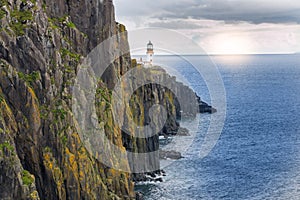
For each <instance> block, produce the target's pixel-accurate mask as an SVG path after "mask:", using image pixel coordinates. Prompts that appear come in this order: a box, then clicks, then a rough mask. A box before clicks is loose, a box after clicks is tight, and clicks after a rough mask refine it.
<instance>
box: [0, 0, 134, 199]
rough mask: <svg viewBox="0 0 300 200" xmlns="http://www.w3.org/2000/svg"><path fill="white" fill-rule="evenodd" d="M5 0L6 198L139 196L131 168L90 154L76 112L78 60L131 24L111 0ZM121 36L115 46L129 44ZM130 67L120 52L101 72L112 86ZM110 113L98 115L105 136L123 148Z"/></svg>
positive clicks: (2, 194)
mask: <svg viewBox="0 0 300 200" xmlns="http://www.w3.org/2000/svg"><path fill="white" fill-rule="evenodd" d="M0 4H1V5H0V9H1V13H3V14H1V15H0V17H1V27H0V31H1V32H0V58H1V61H0V62H1V64H0V67H1V68H0V101H1V102H0V107H1V109H0V113H1V115H0V136H1V137H0V180H1V188H0V199H4V198H5V199H39V198H40V199H117V198H121V199H132V198H135V194H134V192H133V182H132V181H131V177H130V174H128V173H123V172H118V171H116V170H114V169H110V168H108V167H105V166H104V165H102V164H101V163H99V162H98V161H97V160H96V159H95V158H94V157H93V156H92V155H90V154H89V153H88V152H87V150H86V149H85V147H84V146H83V145H82V143H81V140H80V138H79V136H78V134H77V130H76V128H75V126H76V123H77V122H76V121H75V119H74V118H73V116H72V112H71V100H72V99H71V94H72V84H73V82H74V78H75V76H76V72H77V65H78V63H79V62H80V60H81V59H82V57H84V56H86V55H87V54H88V53H89V52H90V51H91V50H92V49H93V48H94V47H96V46H97V45H98V44H99V43H100V42H101V41H103V40H105V39H106V38H109V37H110V36H112V35H115V34H118V33H119V32H121V31H124V29H125V28H124V26H123V25H120V24H117V23H116V22H115V19H114V7H113V5H112V2H111V1H109V0H103V1H100V0H92V1H85V0H79V1H64V0H51V1H50V0H46V1H41V0H37V1H30V0H28V1H20V0H16V1H12V0H9V1H0ZM115 42H116V43H115V44H111V46H112V47H113V48H118V45H119V44H120V43H122V45H124V44H125V45H127V46H128V44H127V38H125V37H124V38H120V40H119V41H115ZM112 56H113V55H112ZM130 66H131V59H130V55H129V54H128V55H124V56H122V57H120V58H117V59H116V60H115V62H114V63H113V64H112V66H111V68H112V69H113V70H111V73H106V74H105V76H104V77H103V79H104V81H105V80H107V81H105V83H106V85H113V84H114V82H115V81H116V79H117V77H118V76H120V75H121V74H122V73H125V72H126V71H127V70H128V68H129V67H130ZM100 100H101V99H100ZM109 116H110V115H109V111H108V110H104V112H102V113H99V120H101V121H104V123H105V125H106V130H105V134H106V135H108V136H110V138H111V140H112V142H113V143H114V144H116V145H118V146H120V148H124V147H123V142H122V134H121V132H120V131H113V130H114V129H113V128H114V125H113V124H109V121H110V119H109ZM112 162H113V161H112ZM119 162H125V163H126V162H127V160H123V161H119Z"/></svg>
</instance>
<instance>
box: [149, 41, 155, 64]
mask: <svg viewBox="0 0 300 200" xmlns="http://www.w3.org/2000/svg"><path fill="white" fill-rule="evenodd" d="M153 55H154V51H153V44H152V42H151V41H149V43H148V44H147V63H148V64H150V65H152V63H153Z"/></svg>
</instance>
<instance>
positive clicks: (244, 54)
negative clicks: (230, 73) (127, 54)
mask: <svg viewBox="0 0 300 200" xmlns="http://www.w3.org/2000/svg"><path fill="white" fill-rule="evenodd" d="M297 54H300V53H299V52H295V53H285V52H282V53H247V54H246V53H241V54H238V53H237V54H217V53H211V54H178V55H173V54H156V56H249V55H297ZM131 56H146V55H145V54H132V55H131Z"/></svg>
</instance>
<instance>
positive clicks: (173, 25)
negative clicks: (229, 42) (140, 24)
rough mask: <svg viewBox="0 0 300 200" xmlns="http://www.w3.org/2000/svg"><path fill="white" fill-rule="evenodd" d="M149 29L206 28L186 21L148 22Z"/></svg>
mask: <svg viewBox="0 0 300 200" xmlns="http://www.w3.org/2000/svg"><path fill="white" fill-rule="evenodd" d="M148 26H149V27H155V28H167V29H199V28H207V26H203V25H199V24H197V23H193V22H189V21H186V20H175V21H165V20H162V21H157V22H150V23H149V24H148Z"/></svg>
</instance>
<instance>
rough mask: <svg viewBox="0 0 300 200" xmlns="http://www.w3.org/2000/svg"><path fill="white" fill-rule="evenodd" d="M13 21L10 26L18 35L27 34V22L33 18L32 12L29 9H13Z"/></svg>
mask: <svg viewBox="0 0 300 200" xmlns="http://www.w3.org/2000/svg"><path fill="white" fill-rule="evenodd" d="M11 17H12V22H11V23H10V27H11V28H12V30H13V31H14V32H15V34H16V35H17V36H21V35H24V34H25V32H24V31H25V29H26V28H27V27H28V25H27V22H28V21H31V20H32V19H33V16H32V13H31V11H29V10H23V11H20V10H17V9H15V10H13V11H12V12H11Z"/></svg>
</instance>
